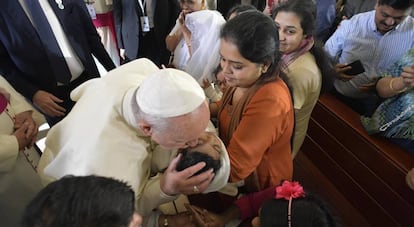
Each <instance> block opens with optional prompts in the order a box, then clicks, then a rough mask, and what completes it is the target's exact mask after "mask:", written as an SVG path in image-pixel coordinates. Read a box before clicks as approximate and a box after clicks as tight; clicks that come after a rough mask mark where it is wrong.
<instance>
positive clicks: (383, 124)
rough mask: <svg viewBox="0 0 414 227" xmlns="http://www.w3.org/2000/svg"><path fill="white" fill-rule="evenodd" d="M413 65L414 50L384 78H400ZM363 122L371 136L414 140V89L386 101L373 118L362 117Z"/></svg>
mask: <svg viewBox="0 0 414 227" xmlns="http://www.w3.org/2000/svg"><path fill="white" fill-rule="evenodd" d="M413 64H414V48H412V49H410V50H409V51H408V53H406V54H405V55H404V56H403V57H402V58H401V59H400V60H399V61H398V62H396V63H395V64H394V65H393V66H392V67H391V68H390V70H389V71H388V73H387V74H384V75H383V76H384V77H385V76H391V77H399V76H400V74H401V72H402V68H403V67H406V66H411V65H413ZM361 122H362V125H363V126H364V128H365V129H366V130H367V132H368V133H369V134H379V135H381V136H384V137H387V138H401V139H409V140H414V89H413V88H411V89H409V90H407V91H405V92H403V93H401V94H398V95H396V96H393V97H390V98H388V99H386V100H385V101H384V102H383V103H381V105H379V107H378V108H377V109H376V110H375V112H374V114H373V115H372V116H371V117H364V116H362V117H361Z"/></svg>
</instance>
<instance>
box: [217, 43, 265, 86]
mask: <svg viewBox="0 0 414 227" xmlns="http://www.w3.org/2000/svg"><path fill="white" fill-rule="evenodd" d="M220 55H221V60H220V64H221V68H222V69H223V75H224V79H225V81H226V84H227V86H229V87H241V88H249V87H251V86H252V85H253V84H254V83H255V82H256V81H257V79H259V77H260V75H262V73H263V71H264V72H265V71H266V70H267V66H265V65H264V64H257V63H254V62H251V61H249V60H247V59H246V58H244V57H243V56H241V54H240V52H239V49H238V48H237V46H236V45H234V44H233V43H232V42H229V41H226V40H225V39H221V46H220Z"/></svg>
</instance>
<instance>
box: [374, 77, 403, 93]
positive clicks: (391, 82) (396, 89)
mask: <svg viewBox="0 0 414 227" xmlns="http://www.w3.org/2000/svg"><path fill="white" fill-rule="evenodd" d="M407 88H408V87H407V86H406V84H404V82H403V78H402V77H384V78H382V79H380V80H379V81H378V83H377V92H378V95H379V96H381V97H382V98H389V97H393V96H395V95H397V94H399V93H401V92H404V91H405V90H406V89H407Z"/></svg>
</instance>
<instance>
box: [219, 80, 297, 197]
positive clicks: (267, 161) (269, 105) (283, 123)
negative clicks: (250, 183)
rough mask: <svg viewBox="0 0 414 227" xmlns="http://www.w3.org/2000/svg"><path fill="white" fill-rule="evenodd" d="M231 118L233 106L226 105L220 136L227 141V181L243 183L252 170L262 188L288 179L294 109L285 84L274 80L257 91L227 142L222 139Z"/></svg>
mask: <svg viewBox="0 0 414 227" xmlns="http://www.w3.org/2000/svg"><path fill="white" fill-rule="evenodd" d="M231 115H232V105H227V106H226V107H225V108H224V109H223V111H222V112H221V114H220V116H219V122H220V124H219V127H220V128H219V130H220V137H221V138H222V139H223V141H229V143H228V144H226V147H227V151H228V153H229V157H230V164H231V171H230V181H231V182H238V181H240V180H244V179H246V178H247V177H248V176H249V175H250V174H251V173H252V172H253V171H254V170H256V173H257V176H258V179H259V184H260V188H262V189H263V188H267V187H270V186H276V185H279V184H280V183H281V181H282V180H291V178H292V175H293V161H292V156H291V136H292V132H293V125H294V117H293V115H294V110H293V104H292V99H291V96H290V93H289V89H288V87H287V86H286V84H285V83H284V82H283V81H282V80H281V79H277V80H276V81H274V82H270V83H267V84H265V85H263V86H262V87H261V88H259V89H258V90H257V91H256V94H254V95H253V97H252V98H251V100H250V102H249V103H248V104H247V106H246V108H245V109H244V112H243V114H242V118H241V120H240V123H239V125H238V126H237V128H236V130H235V131H234V133H233V135H232V138H230V140H228V139H227V138H225V137H226V136H227V131H228V128H229V124H230V118H231Z"/></svg>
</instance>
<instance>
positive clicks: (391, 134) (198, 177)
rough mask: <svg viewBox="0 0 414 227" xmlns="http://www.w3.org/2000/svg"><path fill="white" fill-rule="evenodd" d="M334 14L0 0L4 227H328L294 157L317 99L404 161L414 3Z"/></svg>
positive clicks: (292, 8)
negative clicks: (389, 145) (355, 116)
mask: <svg viewBox="0 0 414 227" xmlns="http://www.w3.org/2000/svg"><path fill="white" fill-rule="evenodd" d="M336 4H337V1H327V0H325V1H322V0H316V1H314V0H267V1H263V0H250V1H249V0H241V1H220V0H217V1H215V0H165V1H161V0H158V1H157V0H136V1H130V0H113V1H110V0H105V1H104V0H95V1H82V0H66V1H62V0H60V1H58V0H56V1H55V2H51V1H47V0H18V1H1V3H0V17H1V18H2V20H1V22H0V31H1V32H0V75H1V77H0V124H1V130H0V132H1V134H0V139H1V141H0V219H1V220H2V223H3V224H4V225H5V226H19V225H21V226H160V227H162V226H195V225H196V226H209V227H212V226H213V227H215V226H217V227H219V226H224V225H230V226H233V225H236V224H235V223H237V224H239V223H242V224H246V223H249V224H250V225H251V226H266V227H267V226H338V225H340V222H339V221H338V220H337V219H336V218H335V217H334V216H333V214H332V212H331V211H330V209H329V208H328V206H327V205H326V204H325V203H324V202H323V201H322V200H321V199H320V198H318V197H317V196H315V195H312V193H311V192H309V191H305V190H304V189H303V188H302V186H301V185H300V183H298V182H295V181H293V180H294V179H293V159H294V158H295V156H296V155H297V154H298V153H299V152H300V148H301V146H302V144H303V142H304V140H305V136H306V132H307V129H308V124H309V120H310V116H311V113H312V111H313V108H314V107H315V105H316V103H317V100H318V98H319V96H320V95H321V94H322V93H325V92H329V93H332V94H333V95H335V96H336V97H337V98H338V100H341V101H343V102H345V103H346V104H347V105H349V106H350V107H351V108H352V109H354V110H355V111H356V112H357V113H359V114H360V115H361V124H362V125H363V127H364V128H365V129H366V130H367V132H368V133H369V134H375V135H380V136H382V137H385V138H387V139H389V140H390V141H391V142H393V143H396V144H398V145H399V146H401V147H403V148H404V149H405V150H407V152H410V153H412V154H414V104H413V103H414V89H413V87H414V29H413V28H414V18H413V17H412V16H410V13H412V11H413V7H414V1H413V0H408V1H407V0H376V1H351V0H348V1H346V3H345V4H344V5H343V7H342V8H341V9H342V10H341V11H337V10H338V6H337V5H336ZM94 5H95V7H94ZM321 12H326V13H321ZM16 17H18V18H19V20H16ZM338 18H339V19H338ZM396 43H398V45H395V44H396ZM97 62H99V63H100V64H98V65H102V66H103V67H104V68H105V70H106V71H108V73H106V74H105V75H100V70H98V67H97ZM45 122H47V123H48V124H49V126H50V130H49V131H48V133H47V136H46V141H45V147H44V150H43V151H42V152H41V155H40V153H39V152H38V151H37V150H36V149H35V147H36V145H35V141H36V140H37V136H38V128H39V125H40V124H43V123H45ZM412 175H413V174H412V172H411V173H409V174H408V175H407V184H408V186H410V187H411V188H412V187H413V186H412V185H413V180H412V178H413V177H412ZM183 196H184V197H185V198H187V199H186V203H187V202H189V203H191V204H185V205H183V204H181V205H183V206H182V208H183V209H181V208H180V210H178V209H177V206H176V204H175V202H176V201H178V200H177V199H179V198H181V197H183ZM212 200H214V201H215V202H214V204H213V203H212V202H211V201H212ZM206 201H207V202H206ZM171 203H172V204H173V205H174V207H175V209H176V212H175V213H174V214H170V213H167V212H164V211H163V209H161V208H160V206H162V205H165V204H171ZM217 208H220V209H217ZM310 223H312V224H311V225H310Z"/></svg>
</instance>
